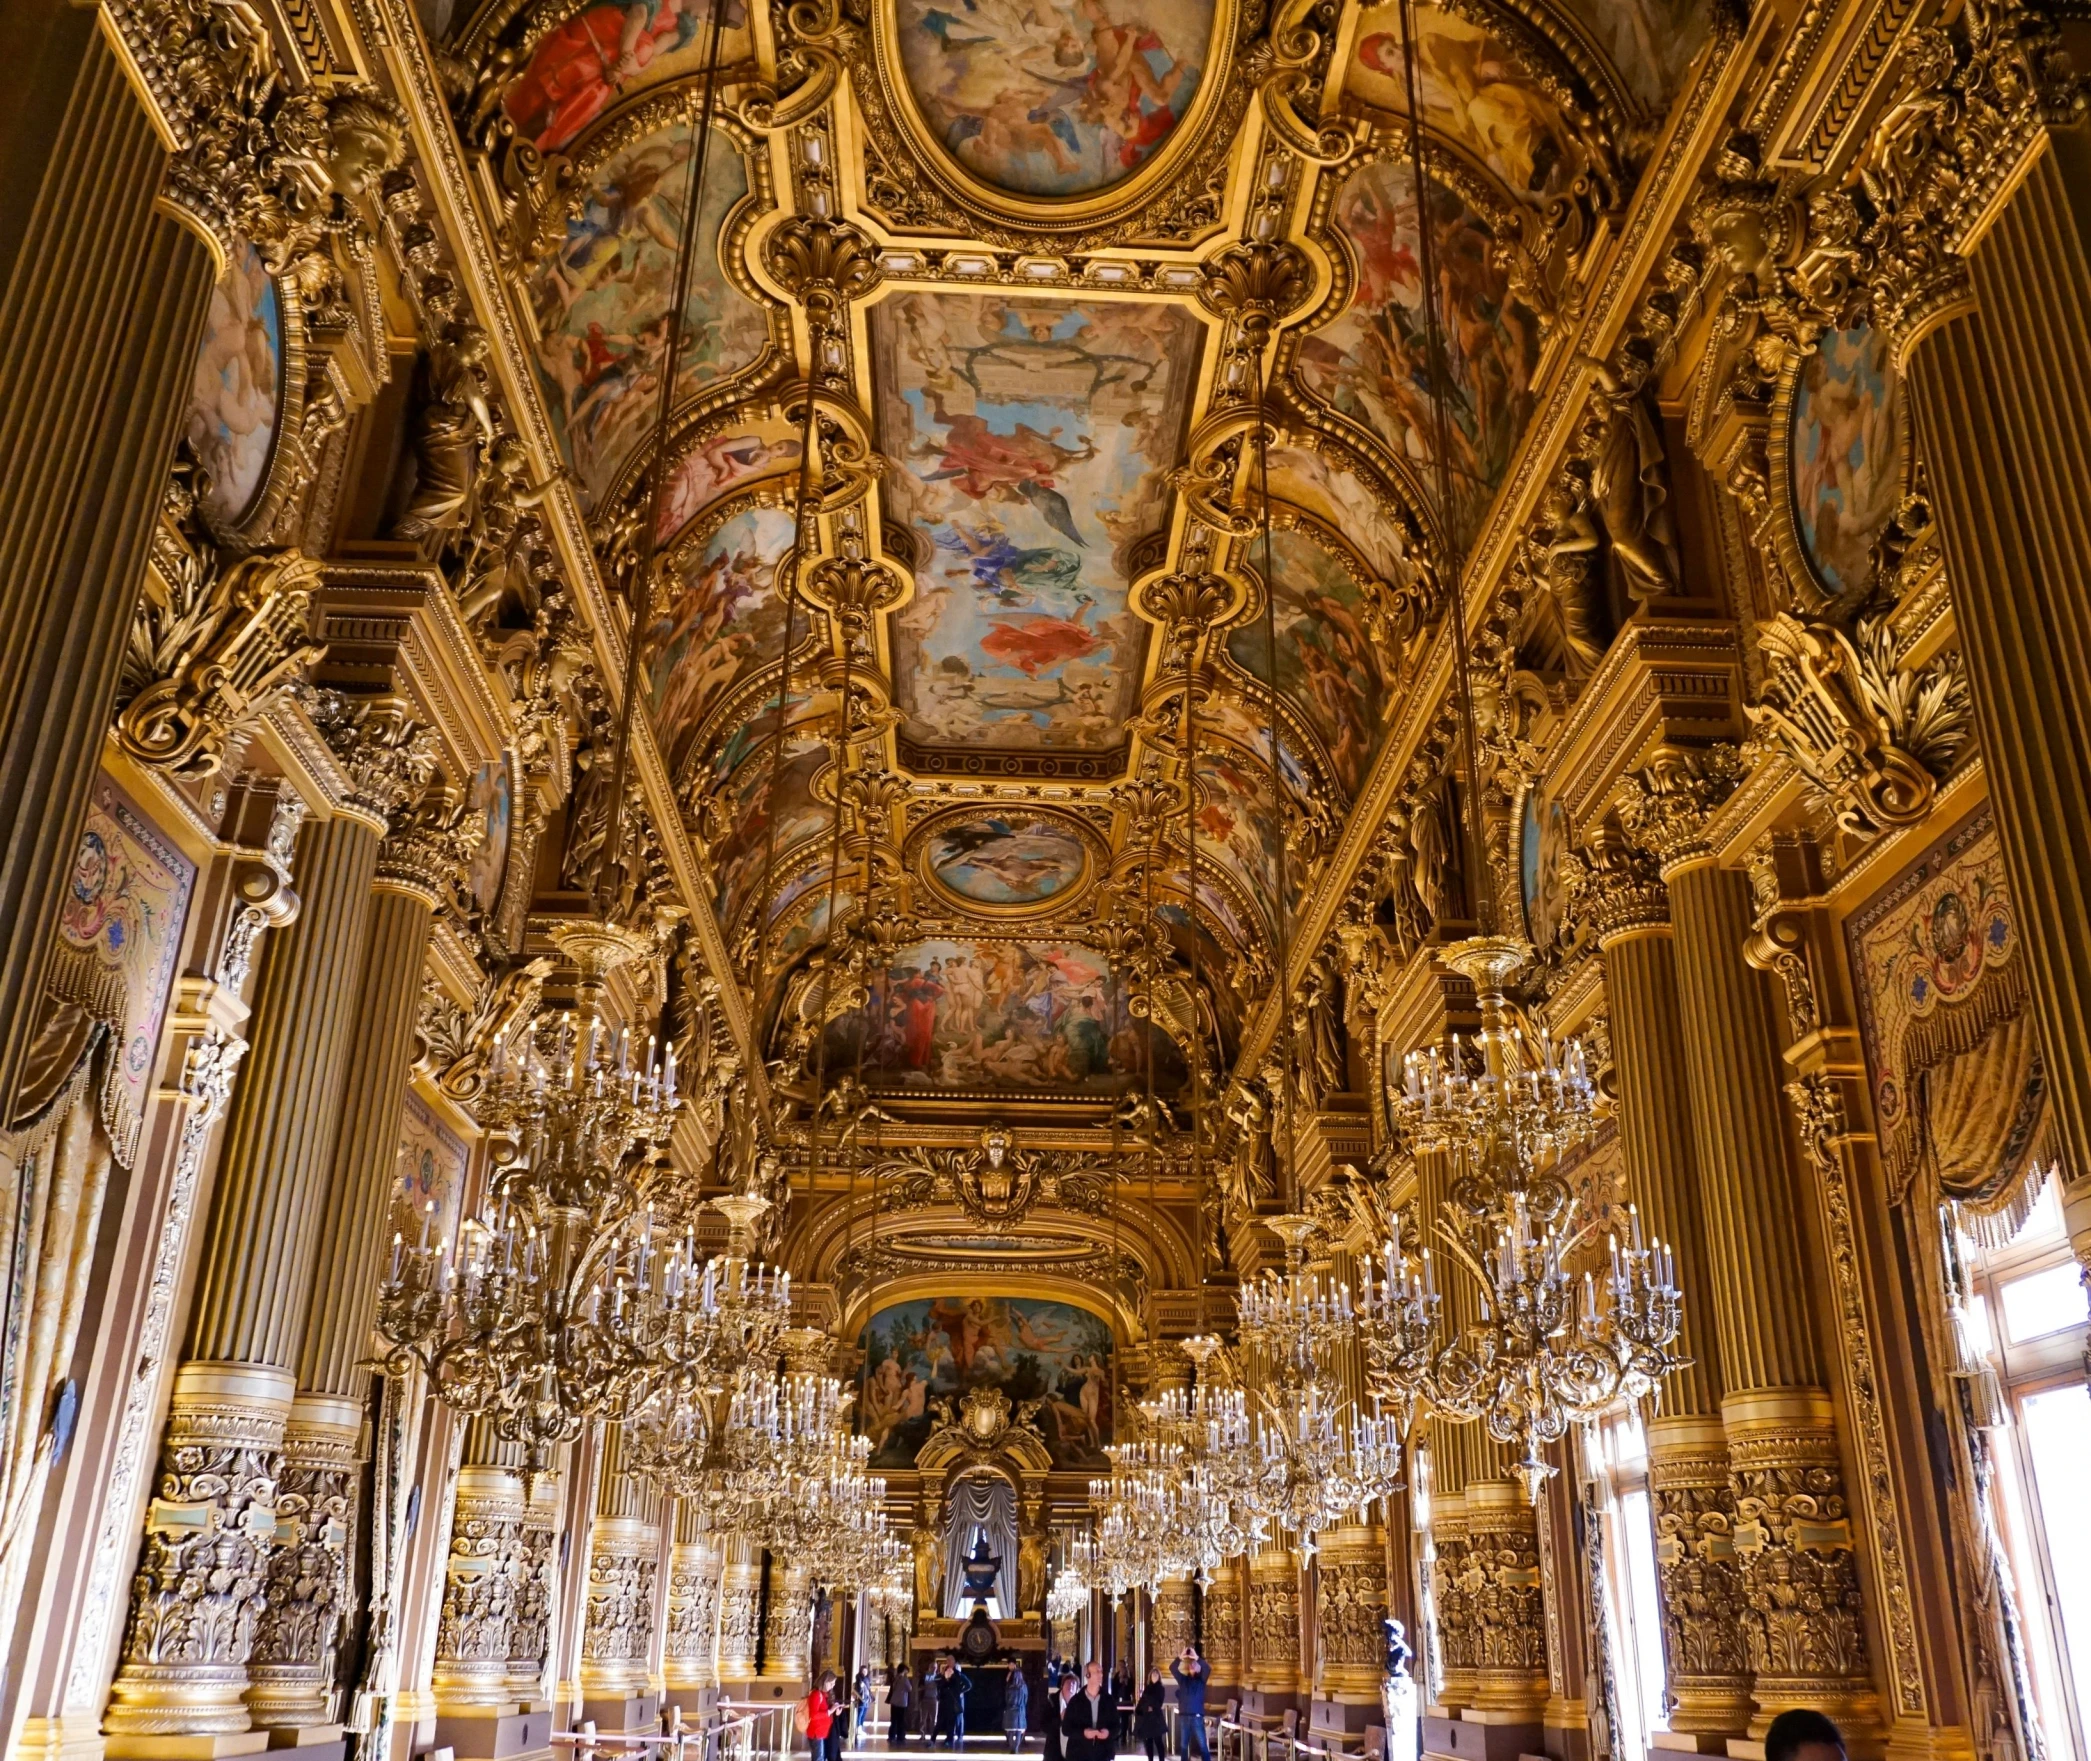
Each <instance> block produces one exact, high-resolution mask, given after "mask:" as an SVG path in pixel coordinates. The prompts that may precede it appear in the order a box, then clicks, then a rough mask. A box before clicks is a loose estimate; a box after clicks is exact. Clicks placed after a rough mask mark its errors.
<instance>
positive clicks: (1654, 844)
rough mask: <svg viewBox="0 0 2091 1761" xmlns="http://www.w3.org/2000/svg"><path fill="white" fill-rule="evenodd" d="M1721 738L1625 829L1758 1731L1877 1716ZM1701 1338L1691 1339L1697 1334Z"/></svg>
mask: <svg viewBox="0 0 2091 1761" xmlns="http://www.w3.org/2000/svg"><path fill="white" fill-rule="evenodd" d="M1733 774H1734V772H1733V762H1732V754H1729V753H1726V752H1724V751H1722V750H1720V749H1715V750H1713V751H1709V752H1692V753H1688V752H1683V751H1679V750H1676V749H1665V750H1664V751H1663V752H1662V753H1660V754H1658V757H1657V760H1656V762H1655V764H1653V765H1652V766H1651V767H1650V768H1649V769H1648V770H1647V771H1645V772H1643V773H1642V775H1641V777H1640V778H1639V779H1638V783H1637V785H1636V786H1635V787H1633V788H1632V789H1631V790H1630V793H1629V796H1628V799H1627V801H1626V803H1625V806H1624V812H1625V814H1626V816H1627V821H1628V830H1629V832H1630V833H1631V834H1632V835H1633V836H1634V837H1635V838H1636V840H1637V841H1638V842H1640V843H1641V844H1642V845H1643V846H1644V847H1646V848H1647V849H1649V850H1650V851H1652V852H1653V854H1655V855H1656V857H1657V858H1658V859H1659V860H1660V861H1661V863H1662V878H1663V881H1664V884H1665V885H1666V886H1667V887H1668V888H1669V892H1670V909H1671V917H1672V922H1673V926H1674V945H1675V952H1676V966H1677V980H1678V1001H1679V1005H1680V1008H1681V1011H1682V1028H1683V1032H1682V1036H1681V1040H1680V1044H1681V1047H1682V1050H1683V1054H1684V1062H1685V1072H1686V1080H1687V1085H1688V1087H1689V1090H1690V1094H1691V1102H1692V1124H1693V1149H1694V1159H1695V1164H1696V1166H1697V1169H1698V1171H1699V1192H1700V1195H1701V1204H1702V1215H1703V1218H1704V1223H1705V1230H1706V1240H1705V1246H1706V1254H1707V1262H1708V1264H1707V1282H1706V1285H1705V1291H1706V1295H1707V1297H1708V1298H1709V1299H1710V1303H1709V1306H1710V1308H1711V1310H1712V1315H1711V1319H1712V1323H1713V1335H1714V1342H1715V1346H1716V1349H1717V1351H1718V1353H1719V1363H1720V1370H1721V1383H1722V1386H1721V1396H1722V1397H1721V1419H1722V1427H1723V1430H1724V1432H1725V1434H1726V1438H1727V1444H1728V1455H1729V1486H1730V1489H1731V1491H1732V1493H1733V1496H1734V1499H1735V1535H1734V1548H1735V1555H1736V1569H1737V1579H1738V1583H1739V1588H1740V1592H1741V1597H1742V1625H1741V1630H1742V1638H1743V1645H1744V1654H1745V1657H1746V1660H1747V1662H1748V1666H1749V1669H1750V1672H1751V1675H1752V1677H1753V1681H1752V1686H1751V1693H1752V1697H1753V1699H1754V1701H1755V1705H1756V1712H1755V1715H1754V1717H1753V1718H1752V1721H1751V1731H1752V1734H1757V1735H1761V1734H1762V1731H1763V1728H1764V1727H1765V1726H1766V1725H1768V1724H1769V1722H1770V1720H1771V1719H1772V1717H1773V1716H1775V1715H1776V1714H1777V1713H1778V1712H1780V1711H1781V1710H1783V1709H1784V1708H1786V1707H1788V1706H1796V1705H1807V1706H1814V1707H1817V1708H1820V1709H1823V1710H1826V1711H1828V1712H1830V1713H1831V1715H1832V1716H1833V1717H1835V1718H1836V1719H1837V1720H1838V1722H1839V1723H1840V1724H1842V1725H1844V1726H1845V1727H1846V1728H1847V1729H1856V1730H1861V1731H1863V1730H1867V1729H1870V1728H1873V1727H1874V1726H1876V1725H1877V1723H1878V1720H1879V1706H1878V1701H1877V1699H1876V1698H1875V1695H1874V1692H1873V1689H1872V1685H1871V1680H1870V1675H1869V1671H1868V1665H1867V1659H1866V1647H1865V1638H1864V1629H1863V1622H1862V1609H1861V1604H1860V1592H1859V1578H1858V1569H1857V1563H1856V1561H1855V1559H1854V1558H1853V1555H1852V1539H1851V1525H1850V1522H1849V1519H1848V1517H1847V1515H1846V1509H1845V1504H1846V1499H1845V1492H1844V1482H1843V1473H1842V1469H1841V1467H1840V1466H1839V1458H1838V1450H1837V1436H1836V1424H1835V1415H1834V1410H1833V1408H1832V1405H1831V1402H1830V1398H1829V1395H1828V1394H1827V1393H1826V1392H1825V1391H1824V1387H1823V1377H1822V1362H1821V1356H1820V1353H1819V1350H1818V1348H1817V1343H1816V1339H1815V1332H1814V1324H1813V1319H1812V1316H1811V1314H1810V1312H1809V1306H1808V1287H1809V1283H1810V1277H1809V1271H1808V1266H1809V1262H1808V1260H1807V1258H1806V1257H1805V1251H1804V1246H1803V1239H1802V1225H1801V1211H1800V1203H1799V1187H1798V1181H1797V1178H1796V1173H1795V1169H1794V1166H1793V1151H1792V1147H1791V1139H1790V1136H1789V1132H1788V1129H1787V1125H1786V1114H1785V1104H1784V1095H1783V1092H1782V1091H1783V1078H1784V1066H1783V1062H1782V1058H1781V1048H1782V1043H1783V1042H1782V1036H1781V1031H1780V1027H1779V1023H1778V1013H1777V1012H1778V1005H1777V1002H1776V1000H1775V998H1774V996H1773V994H1772V992H1771V989H1770V986H1771V980H1770V979H1769V978H1768V977H1767V976H1766V975H1765V974H1763V973H1760V972H1757V971H1755V970H1754V969H1753V968H1752V967H1751V966H1750V965H1749V963H1748V962H1747V960H1746V959H1745V958H1744V955H1743V948H1744V944H1745V943H1746V942H1747V940H1748V939H1749V936H1750V932H1751V927H1752V925H1751V901H1750V886H1749V881H1748V879H1747V878H1746V877H1745V876H1744V875H1743V874H1741V873H1740V872H1738V871H1736V870H1733V869H1724V868H1722V867H1720V866H1718V865H1717V864H1716V863H1715V862H1714V860H1713V859H1712V857H1711V855H1710V854H1709V852H1708V850H1707V848H1706V845H1705V842H1704V826H1705V821H1706V817H1707V815H1708V814H1709V813H1710V812H1711V810H1712V809H1713V808H1714V807H1715V806H1716V805H1717V804H1718V803H1719V801H1720V800H1721V799H1722V798H1723V797H1724V795H1725V793H1726V790H1727V788H1728V787H1729V786H1730V784H1731V782H1732V777H1733ZM1701 1337H1704V1334H1703V1333H1702V1335H1701Z"/></svg>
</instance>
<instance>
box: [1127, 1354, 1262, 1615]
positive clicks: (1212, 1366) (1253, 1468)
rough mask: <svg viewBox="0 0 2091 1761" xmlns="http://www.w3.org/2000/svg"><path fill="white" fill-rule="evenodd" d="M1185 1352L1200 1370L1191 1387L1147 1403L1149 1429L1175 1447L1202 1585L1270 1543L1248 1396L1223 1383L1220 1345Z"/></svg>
mask: <svg viewBox="0 0 2091 1761" xmlns="http://www.w3.org/2000/svg"><path fill="white" fill-rule="evenodd" d="M1183 1349H1184V1353H1185V1355H1186V1356H1188V1357H1189V1358H1190V1359H1191V1361H1192V1363H1193V1365H1194V1366H1195V1368H1196V1372H1197V1379H1196V1381H1195V1383H1194V1384H1193V1385H1192V1386H1191V1387H1189V1388H1168V1389H1164V1390H1163V1391H1162V1393H1161V1394H1160V1395H1159V1396H1157V1397H1156V1398H1155V1399H1154V1400H1151V1401H1145V1402H1142V1403H1141V1407H1140V1412H1141V1414H1142V1416H1143V1418H1144V1419H1145V1420H1146V1423H1147V1427H1148V1429H1149V1431H1150V1432H1151V1433H1152V1434H1153V1435H1154V1436H1156V1437H1157V1438H1159V1439H1161V1440H1163V1441H1164V1442H1167V1443H1169V1444H1171V1445H1173V1446H1174V1447H1175V1449H1176V1452H1177V1460H1178V1463H1179V1469H1178V1472H1179V1480H1180V1484H1181V1487H1182V1496H1181V1499H1180V1503H1181V1506H1182V1521H1183V1538H1182V1546H1181V1551H1182V1553H1183V1556H1184V1558H1185V1559H1186V1561H1187V1562H1188V1564H1189V1566H1190V1569H1191V1571H1192V1573H1193V1575H1194V1576H1196V1578H1197V1579H1198V1581H1199V1582H1200V1583H1201V1584H1203V1583H1207V1582H1209V1581H1210V1579H1211V1577H1212V1574H1213V1573H1214V1572H1215V1571H1217V1570H1218V1569H1219V1568H1220V1567H1221V1566H1222V1565H1224V1564H1226V1562H1227V1561H1228V1560H1230V1559H1234V1558H1237V1557H1239V1556H1240V1555H1241V1554H1244V1553H1248V1552H1251V1551H1253V1550H1254V1549H1255V1548H1256V1547H1258V1546H1259V1545H1261V1544H1262V1542H1263V1539H1264V1534H1265V1530H1264V1523H1263V1519H1262V1517H1261V1515H1260V1514H1259V1513H1258V1511H1257V1509H1256V1499H1255V1493H1256V1487H1257V1480H1258V1465H1257V1460H1256V1455H1255V1451H1254V1448H1253V1442H1254V1437H1253V1428H1252V1425H1251V1422H1250V1416H1249V1405H1248V1397H1247V1396H1246V1395H1244V1394H1243V1393H1242V1391H1241V1390H1240V1389H1239V1388H1227V1387H1223V1386H1221V1385H1220V1383H1219V1381H1218V1380H1217V1373H1216V1372H1217V1362H1218V1359H1219V1355H1220V1352H1221V1350H1222V1347H1221V1344H1220V1342H1219V1340H1217V1339H1214V1338H1211V1337H1209V1336H1201V1337H1197V1338H1191V1339H1186V1340H1185V1341H1184V1342H1183Z"/></svg>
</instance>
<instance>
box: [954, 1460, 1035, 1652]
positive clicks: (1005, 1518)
mask: <svg viewBox="0 0 2091 1761" xmlns="http://www.w3.org/2000/svg"><path fill="white" fill-rule="evenodd" d="M982 1530H985V1531H986V1533H987V1550H988V1551H989V1552H990V1553H992V1554H994V1555H995V1557H996V1558H997V1559H999V1560H1000V1561H1001V1565H1000V1566H999V1568H998V1569H997V1570H996V1573H995V1600H996V1603H997V1604H998V1605H999V1607H1000V1608H1001V1610H1002V1612H1003V1613H1004V1614H1008V1613H1011V1612H1013V1611H1014V1610H1015V1608H1016V1606H1017V1599H1016V1595H1015V1589H1016V1569H1017V1547H1016V1488H1015V1487H1013V1486H1011V1485H1010V1483H1009V1482H1008V1481H1007V1480H1004V1479H1000V1478H997V1477H995V1476H992V1475H986V1474H982V1475H978V1476H976V1477H975V1478H972V1479H969V1480H961V1481H959V1483H958V1484H957V1485H955V1486H953V1487H952V1488H951V1516H950V1519H949V1520H948V1521H947V1522H946V1524H945V1526H944V1616H945V1618H946V1619H964V1618H965V1616H966V1615H968V1614H970V1613H971V1612H972V1603H971V1602H970V1601H968V1600H967V1599H966V1595H965V1582H966V1555H967V1554H969V1553H971V1552H972V1551H973V1542H974V1540H975V1539H976V1538H977V1537H978V1535H979V1534H980V1532H981V1531H982Z"/></svg>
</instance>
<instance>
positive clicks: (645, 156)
mask: <svg viewBox="0 0 2091 1761" xmlns="http://www.w3.org/2000/svg"><path fill="white" fill-rule="evenodd" d="M606 10H607V9H606ZM613 132H624V131H623V130H622V129H619V130H616V131H613ZM689 149H690V129H689V125H688V124H687V123H685V122H676V123H671V124H670V125H669V126H667V127H665V128H662V129H658V130H656V131H654V132H652V133H650V134H646V135H643V136H641V137H640V138H639V139H637V140H634V141H632V142H631V143H630V144H629V145H626V146H621V147H617V148H616V149H615V150H614V151H611V152H609V153H608V154H607V155H605V156H604V157H603V158H602V159H601V161H600V163H598V164H597V165H596V166H595V167H594V169H593V170H592V171H591V172H590V173H588V175H587V180H586V183H585V186H584V188H583V190H582V193H581V194H580V195H579V196H578V197H576V198H575V200H574V202H573V203H572V205H571V207H570V208H569V209H568V211H567V214H566V217H565V224H564V226H563V228H562V229H561V231H560V232H559V234H558V236H557V238H556V242H555V243H554V244H553V245H552V248H550V249H549V250H548V251H547V252H546V254H545V256H544V257H543V258H542V259H541V260H540V262H539V263H538V264H537V266H536V268H535V269H534V271H533V272H532V275H531V280H530V304H531V310H532V314H533V316H534V318H535V320H536V326H537V334H538V337H539V343H538V365H539V371H540V373H541V375H542V377H543V380H544V386H545V401H546V405H547V410H548V413H549V414H550V416H551V418H552V424H553V428H554V431H555V432H556V433H557V435H558V437H559V442H560V446H561V449H562V450H563V452H564V453H565V456H566V461H567V464H568V466H569V467H570V468H571V469H572V471H573V474H574V478H575V481H576V483H577V484H578V485H579V487H580V491H581V495H582V499H583V501H584V502H586V503H588V504H590V505H593V504H594V503H596V502H597V501H599V500H600V499H601V497H602V496H603V493H604V492H605V491H606V490H607V489H608V488H610V486H611V485H612V484H613V483H614V482H615V481H616V479H617V477H618V475H619V473H620V472H621V471H622V469H623V468H624V466H625V465H626V464H627V463H628V462H629V461H630V460H631V457H632V454H633V451H634V449H635V448H636V447H637V446H638V445H639V443H640V441H641V440H642V439H643V438H644V437H645V436H646V435H647V434H648V433H649V432H650V429H651V424H652V422H653V420H654V416H655V412H656V409H657V407H658V402H659V398H660V384H661V377H660V376H661V374H662V373H663V372H664V371H665V370H666V360H667V351H668V330H669V324H668V308H669V305H670V304H671V302H672V301H673V300H674V297H675V262H676V250H677V246H678V244H679V242H680V240H681V237H682V221H683V214H684V212H685V210H686V208H687V205H688V198H689V177H690V170H691V161H690V150H689ZM748 188H749V186H748V167H747V162H746V161H745V160H744V159H743V157H742V155H741V152H740V149H739V145H738V143H737V142H735V141H734V140H733V139H732V138H731V136H730V135H728V134H727V133H726V132H725V131H724V130H714V131H713V137H712V142H711V149H710V151H709V152H708V153H707V154H706V157H705V182H704V190H703V202H702V204H701V206H700V207H699V209H698V214H697V223H698V236H699V238H700V239H702V240H704V241H706V242H705V244H704V246H703V247H702V249H701V255H700V258H699V266H698V269H697V272H696V273H694V274H693V275H692V277H691V284H690V298H689V303H688V305H687V306H686V307H685V308H684V312H683V330H682V346H681V349H680V351H679V354H680V358H679V359H678V361H677V362H676V368H675V388H676V398H677V401H678V402H684V401H687V400H688V399H689V398H691V397H693V396H694V395H696V394H697V393H699V392H701V391H703V390H704V389H706V388H707V387H710V386H712V385H715V384H716V383H717V382H719V381H720V380H722V379H726V378H729V377H731V376H732V375H734V374H735V373H737V372H740V371H742V370H743V369H746V368H749V367H752V366H753V365H755V363H756V362H757V361H758V360H759V359H760V358H761V356H762V354H763V351H764V348H765V347H766V346H767V344H768V343H769V340H770V327H771V321H770V316H769V314H768V313H767V312H766V311H765V310H764V308H763V307H762V306H761V305H760V304H759V303H758V302H757V301H755V300H754V299H752V298H751V297H750V296H749V295H748V294H747V293H746V292H745V291H743V289H742V287H741V286H739V285H737V284H736V282H735V281H734V279H733V278H732V277H730V276H729V275H727V273H726V272H725V270H724V268H723V266H722V262H723V260H722V258H721V255H720V251H719V240H720V238H721V236H722V234H724V233H726V232H727V231H728V229H729V228H730V227H731V225H732V223H733V222H734V220H735V219H736V210H739V209H741V208H743V207H744V206H745V204H746V202H747V197H748Z"/></svg>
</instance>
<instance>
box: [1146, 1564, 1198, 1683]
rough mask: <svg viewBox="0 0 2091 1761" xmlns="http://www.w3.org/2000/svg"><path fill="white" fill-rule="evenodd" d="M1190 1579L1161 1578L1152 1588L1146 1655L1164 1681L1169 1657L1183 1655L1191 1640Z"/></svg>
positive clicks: (1167, 1672)
mask: <svg viewBox="0 0 2091 1761" xmlns="http://www.w3.org/2000/svg"><path fill="white" fill-rule="evenodd" d="M1191 1615H1192V1609H1191V1580H1190V1579H1189V1578H1164V1579H1162V1581H1161V1583H1160V1584H1158V1585H1157V1586H1156V1587H1155V1596H1154V1623H1153V1626H1152V1627H1151V1628H1150V1631H1149V1639H1148V1646H1147V1655H1148V1659H1149V1661H1150V1662H1152V1663H1154V1664H1155V1665H1157V1666H1158V1667H1159V1668H1160V1669H1161V1672H1162V1676H1163V1678H1164V1679H1165V1680H1166V1679H1167V1678H1168V1674H1169V1660H1170V1659H1171V1658H1173V1657H1180V1656H1182V1655H1183V1652H1184V1648H1185V1647H1186V1646H1187V1645H1189V1644H1190V1642H1191V1624H1192V1622H1191Z"/></svg>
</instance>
